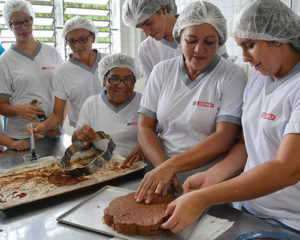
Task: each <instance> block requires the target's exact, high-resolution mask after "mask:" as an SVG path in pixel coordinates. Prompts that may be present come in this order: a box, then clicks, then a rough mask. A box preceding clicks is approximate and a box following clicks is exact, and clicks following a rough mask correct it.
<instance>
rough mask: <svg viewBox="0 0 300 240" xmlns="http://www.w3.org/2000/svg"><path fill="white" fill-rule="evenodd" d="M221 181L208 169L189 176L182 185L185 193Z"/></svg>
mask: <svg viewBox="0 0 300 240" xmlns="http://www.w3.org/2000/svg"><path fill="white" fill-rule="evenodd" d="M217 183H219V180H218V177H217V176H216V175H214V174H211V173H209V172H208V171H205V172H199V173H196V174H194V175H192V176H190V177H188V178H187V179H186V180H185V182H184V183H183V185H182V189H183V194H186V193H188V192H191V191H194V190H197V189H200V188H204V187H208V186H211V185H214V184H217Z"/></svg>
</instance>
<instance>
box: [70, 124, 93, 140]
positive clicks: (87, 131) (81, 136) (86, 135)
mask: <svg viewBox="0 0 300 240" xmlns="http://www.w3.org/2000/svg"><path fill="white" fill-rule="evenodd" d="M75 134H76V139H77V140H79V141H81V142H92V141H93V139H95V137H96V136H97V133H96V132H95V131H94V129H92V128H91V127H90V126H89V125H83V126H82V127H81V128H79V129H78V130H77V131H76V133H75Z"/></svg>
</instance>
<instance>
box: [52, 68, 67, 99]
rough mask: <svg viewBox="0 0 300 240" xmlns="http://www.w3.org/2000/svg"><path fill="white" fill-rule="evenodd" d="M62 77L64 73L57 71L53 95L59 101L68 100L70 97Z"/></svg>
mask: <svg viewBox="0 0 300 240" xmlns="http://www.w3.org/2000/svg"><path fill="white" fill-rule="evenodd" d="M62 75H63V73H62V71H60V70H59V69H58V70H56V71H55V74H54V89H53V95H54V96H55V97H57V98H59V99H62V100H67V98H68V96H67V93H66V91H65V87H64V84H63V77H62Z"/></svg>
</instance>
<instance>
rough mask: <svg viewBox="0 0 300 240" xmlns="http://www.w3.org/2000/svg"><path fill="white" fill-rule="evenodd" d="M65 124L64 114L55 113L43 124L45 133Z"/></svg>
mask: <svg viewBox="0 0 300 240" xmlns="http://www.w3.org/2000/svg"><path fill="white" fill-rule="evenodd" d="M62 123H63V113H55V112H53V113H52V114H51V115H50V116H49V117H48V118H47V120H46V121H44V122H42V123H41V124H42V125H43V129H44V130H45V131H48V130H52V129H54V128H56V127H57V126H58V125H60V124H62Z"/></svg>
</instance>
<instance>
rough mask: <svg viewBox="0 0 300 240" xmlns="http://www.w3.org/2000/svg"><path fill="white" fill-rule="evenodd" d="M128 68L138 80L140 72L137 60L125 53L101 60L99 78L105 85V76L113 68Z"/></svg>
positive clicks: (108, 56) (111, 55)
mask: <svg viewBox="0 0 300 240" xmlns="http://www.w3.org/2000/svg"><path fill="white" fill-rule="evenodd" d="M116 67H117V68H128V69H130V70H131V71H132V72H133V75H134V76H135V78H136V79H138V78H139V74H140V73H139V70H138V66H137V64H136V62H135V60H134V59H133V58H132V57H130V56H127V55H125V54H123V53H115V54H110V55H107V56H105V57H104V58H102V59H101V61H100V62H99V66H98V76H99V79H100V81H101V82H102V83H103V80H104V76H105V75H106V74H107V72H108V71H110V70H111V69H113V68H116Z"/></svg>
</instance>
